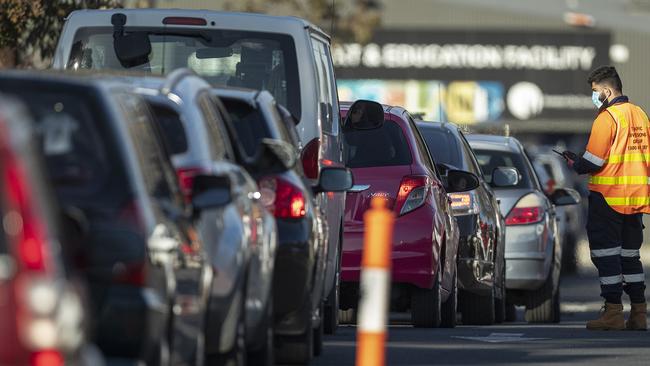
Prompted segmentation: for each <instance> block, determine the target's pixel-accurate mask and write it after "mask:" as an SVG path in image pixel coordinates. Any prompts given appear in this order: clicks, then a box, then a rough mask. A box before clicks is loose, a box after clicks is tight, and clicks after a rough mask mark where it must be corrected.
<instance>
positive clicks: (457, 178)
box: [445, 169, 479, 193]
mask: <svg viewBox="0 0 650 366" xmlns="http://www.w3.org/2000/svg"><path fill="white" fill-rule="evenodd" d="M478 186H479V180H478V177H477V176H476V175H475V174H473V173H470V172H466V171H464V170H455V169H451V170H448V171H447V184H446V187H445V190H446V191H447V193H456V192H467V191H471V190H473V189H476V188H478Z"/></svg>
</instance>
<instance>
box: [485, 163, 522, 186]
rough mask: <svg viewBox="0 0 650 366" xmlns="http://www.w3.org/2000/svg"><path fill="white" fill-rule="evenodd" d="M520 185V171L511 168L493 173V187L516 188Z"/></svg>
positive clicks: (499, 169) (500, 169) (503, 168)
mask: <svg viewBox="0 0 650 366" xmlns="http://www.w3.org/2000/svg"><path fill="white" fill-rule="evenodd" d="M518 183H519V170H517V168H511V167H503V166H501V167H498V168H495V169H494V170H493V171H492V185H493V186H495V187H514V186H516V185H517V184H518Z"/></svg>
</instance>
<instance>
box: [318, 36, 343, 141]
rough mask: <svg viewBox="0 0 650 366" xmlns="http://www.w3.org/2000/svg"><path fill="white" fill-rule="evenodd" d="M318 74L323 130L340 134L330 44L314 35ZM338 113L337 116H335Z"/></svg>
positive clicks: (319, 108)
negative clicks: (335, 111)
mask: <svg viewBox="0 0 650 366" xmlns="http://www.w3.org/2000/svg"><path fill="white" fill-rule="evenodd" d="M311 43H312V48H313V52H314V62H315V64H316V76H317V79H318V88H317V93H318V110H319V113H320V120H321V125H322V128H323V131H324V132H326V133H329V134H338V124H339V121H338V118H339V117H338V113H334V110H333V108H334V100H335V99H336V98H337V96H336V92H335V91H334V90H333V89H334V87H333V86H334V85H335V84H334V73H333V71H332V68H331V64H330V60H331V57H330V54H329V47H328V45H327V44H326V43H325V42H323V41H321V40H319V39H318V38H316V37H312V42H311ZM335 115H336V116H335Z"/></svg>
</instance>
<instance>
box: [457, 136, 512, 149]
mask: <svg viewBox="0 0 650 366" xmlns="http://www.w3.org/2000/svg"><path fill="white" fill-rule="evenodd" d="M465 137H466V138H467V141H469V143H470V144H471V145H472V148H474V149H484V150H497V151H506V152H515V153H520V152H521V150H522V145H521V143H520V142H519V140H517V139H516V138H514V137H512V136H499V135H484V134H467V135H465Z"/></svg>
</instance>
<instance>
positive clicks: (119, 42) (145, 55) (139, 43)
mask: <svg viewBox="0 0 650 366" xmlns="http://www.w3.org/2000/svg"><path fill="white" fill-rule="evenodd" d="M111 24H113V49H114V50H115V56H117V59H118V60H120V63H121V64H122V66H123V67H125V68H129V67H134V66H139V65H143V64H146V63H147V62H149V54H151V41H150V40H149V35H148V34H147V33H146V32H131V33H128V34H125V33H124V25H125V24H126V15H125V14H121V13H118V14H113V16H112V17H111Z"/></svg>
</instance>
